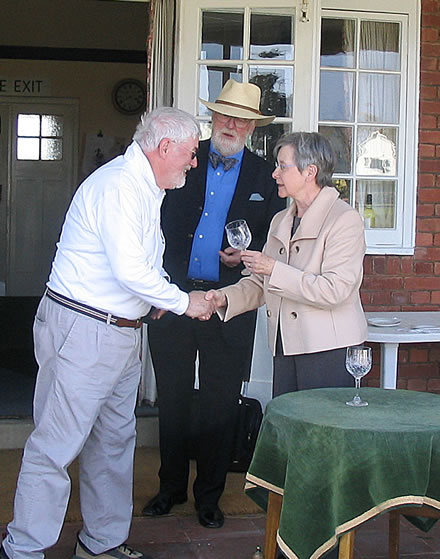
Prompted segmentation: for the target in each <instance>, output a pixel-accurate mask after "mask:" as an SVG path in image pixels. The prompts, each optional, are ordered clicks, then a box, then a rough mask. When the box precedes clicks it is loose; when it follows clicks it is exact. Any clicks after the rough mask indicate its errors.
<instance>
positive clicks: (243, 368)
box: [143, 80, 283, 528]
mask: <svg viewBox="0 0 440 559" xmlns="http://www.w3.org/2000/svg"><path fill="white" fill-rule="evenodd" d="M260 94H261V92H260V88H259V87H258V86H256V85H254V84H250V83H238V82H236V81H234V80H228V81H227V82H226V84H225V86H224V87H223V89H222V91H221V92H220V94H219V96H218V98H217V100H216V101H215V102H214V103H212V102H208V101H204V100H202V99H201V100H200V101H201V102H202V103H203V104H204V105H205V106H207V107H208V108H209V109H210V110H211V111H212V135H211V139H210V140H206V141H204V142H201V144H200V149H199V153H198V160H199V164H198V167H197V168H196V169H194V170H193V171H191V173H189V174H188V177H187V181H186V186H185V188H184V189H183V191H184V195H183V196H182V195H181V194H180V193H178V192H177V191H176V192H173V193H169V194H167V196H166V199H165V202H164V205H163V209H162V226H163V231H164V235H165V238H166V252H165V255H164V266H165V268H166V270H167V271H168V273H169V274H170V277H171V281H172V282H174V283H176V284H177V285H179V286H180V287H181V288H182V289H185V290H194V289H199V290H204V291H205V290H208V289H212V288H217V287H221V286H225V285H230V284H232V283H235V282H236V281H238V280H239V279H240V278H241V271H242V270H243V266H242V264H241V262H240V251H239V250H236V249H234V248H232V247H230V246H228V242H227V239H226V236H225V224H226V223H228V222H229V221H232V220H236V219H245V220H246V221H247V223H248V225H249V228H250V230H251V233H252V243H251V245H250V247H251V249H253V250H261V248H262V247H263V244H264V242H265V239H266V234H267V231H268V228H269V224H270V221H271V219H272V217H273V215H274V214H275V213H276V212H277V211H279V210H280V209H282V207H283V203H282V201H281V199H280V198H278V194H277V189H276V186H275V184H274V181H273V179H272V177H271V173H272V170H273V168H272V166H271V165H270V164H269V163H268V162H266V161H265V160H263V159H262V158H260V157H258V156H256V155H254V154H253V153H251V152H250V151H249V150H248V149H247V148H246V147H245V142H246V140H247V139H248V137H249V136H250V135H251V134H252V133H253V131H254V129H255V127H256V126H265V125H267V124H269V123H270V122H272V120H273V119H274V117H273V116H266V115H263V114H261V112H260V107H259V105H260ZM255 320H256V314H255V312H250V313H246V314H245V315H240V316H239V317H237V318H236V319H234V320H231V321H230V322H228V323H222V322H221V321H220V320H219V319H218V317H217V316H216V315H214V316H212V318H211V319H210V320H207V321H198V320H185V319H181V317H178V316H174V315H172V314H171V313H167V314H166V315H164V316H163V318H161V319H160V320H157V321H155V322H154V324H153V325H152V326H151V325H150V326H149V336H148V337H149V344H150V349H151V354H152V360H153V365H154V369H155V374H156V380H157V387H158V405H159V432H160V454H161V467H160V471H159V478H160V491H159V493H158V494H157V495H156V496H155V497H153V498H152V499H151V500H150V501H149V502H148V503H147V505H146V506H145V508H144V510H143V514H145V515H148V516H158V515H162V514H167V513H168V512H169V511H170V509H171V508H172V506H173V505H175V504H180V503H183V502H185V501H186V500H187V486H188V475H189V444H188V443H189V441H190V415H191V413H190V412H191V401H192V399H193V396H192V395H193V388H194V380H195V363H196V359H197V358H198V377H199V392H198V395H199V397H198V404H199V407H198V410H199V414H198V417H197V425H196V427H197V429H196V430H197V432H198V436H197V440H196V441H195V447H196V451H195V458H196V461H197V477H196V480H195V482H194V486H193V493H194V498H195V507H196V509H197V512H198V519H199V522H200V524H201V525H202V526H205V527H208V528H220V527H221V526H222V525H223V521H224V516H223V513H222V511H221V510H220V508H219V506H218V501H219V499H220V497H221V495H222V492H223V489H224V486H225V480H226V474H227V471H228V467H229V464H230V458H231V450H232V444H233V436H234V420H235V417H236V413H237V402H238V396H239V394H240V389H241V385H242V381H243V379H245V378H248V375H249V368H250V362H251V356H252V347H253V336H254V329H255Z"/></svg>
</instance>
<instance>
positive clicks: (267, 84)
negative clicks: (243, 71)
mask: <svg viewBox="0 0 440 559" xmlns="http://www.w3.org/2000/svg"><path fill="white" fill-rule="evenodd" d="M249 81H250V82H251V83H254V84H256V85H258V86H259V87H260V89H261V91H262V95H261V103H260V108H261V112H262V113H263V114H265V115H276V116H288V117H291V116H292V101H293V68H289V67H284V68H283V67H281V68H280V67H279V68H276V67H271V66H251V67H250V69H249Z"/></svg>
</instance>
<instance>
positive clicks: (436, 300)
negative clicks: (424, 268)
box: [431, 278, 440, 305]
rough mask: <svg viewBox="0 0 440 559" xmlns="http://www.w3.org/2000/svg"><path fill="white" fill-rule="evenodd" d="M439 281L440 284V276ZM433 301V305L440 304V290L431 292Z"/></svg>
mask: <svg viewBox="0 0 440 559" xmlns="http://www.w3.org/2000/svg"><path fill="white" fill-rule="evenodd" d="M438 283H439V284H440V278H439V279H438ZM431 303H432V304H433V305H440V291H433V292H432V293H431Z"/></svg>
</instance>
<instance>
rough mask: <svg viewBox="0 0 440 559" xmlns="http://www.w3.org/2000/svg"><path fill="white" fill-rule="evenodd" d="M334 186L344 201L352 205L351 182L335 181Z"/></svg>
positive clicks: (345, 180) (344, 180)
mask: <svg viewBox="0 0 440 559" xmlns="http://www.w3.org/2000/svg"><path fill="white" fill-rule="evenodd" d="M332 182H333V184H334V185H335V187H336V189H337V190H338V192H339V194H340V195H341V198H342V200H344V202H347V204H351V200H350V198H351V180H347V179H333V181H332Z"/></svg>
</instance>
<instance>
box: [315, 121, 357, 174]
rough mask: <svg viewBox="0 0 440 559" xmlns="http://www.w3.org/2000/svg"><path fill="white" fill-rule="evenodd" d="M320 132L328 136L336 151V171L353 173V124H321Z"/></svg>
mask: <svg viewBox="0 0 440 559" xmlns="http://www.w3.org/2000/svg"><path fill="white" fill-rule="evenodd" d="M319 132H320V133H321V134H322V135H323V136H325V137H326V138H327V140H328V141H329V142H330V144H331V146H332V148H333V150H334V152H335V155H336V165H335V173H351V148H352V143H353V129H352V128H351V126H320V127H319Z"/></svg>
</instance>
